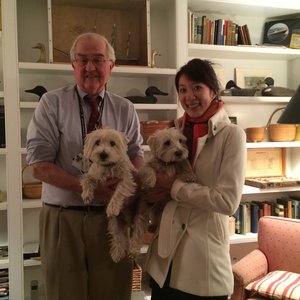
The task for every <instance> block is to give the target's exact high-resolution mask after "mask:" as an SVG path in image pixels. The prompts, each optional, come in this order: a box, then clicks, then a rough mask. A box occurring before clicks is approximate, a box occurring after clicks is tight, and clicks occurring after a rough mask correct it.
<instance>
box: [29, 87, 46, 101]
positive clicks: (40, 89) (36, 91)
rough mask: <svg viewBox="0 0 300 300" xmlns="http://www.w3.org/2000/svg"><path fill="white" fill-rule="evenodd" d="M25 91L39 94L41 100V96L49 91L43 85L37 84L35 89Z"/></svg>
mask: <svg viewBox="0 0 300 300" xmlns="http://www.w3.org/2000/svg"><path fill="white" fill-rule="evenodd" d="M25 92H27V93H32V94H35V95H38V96H39V100H40V99H41V97H42V96H43V94H45V93H46V92H47V90H46V88H44V87H43V86H42V85H37V86H36V87H34V88H33V89H30V90H25Z"/></svg>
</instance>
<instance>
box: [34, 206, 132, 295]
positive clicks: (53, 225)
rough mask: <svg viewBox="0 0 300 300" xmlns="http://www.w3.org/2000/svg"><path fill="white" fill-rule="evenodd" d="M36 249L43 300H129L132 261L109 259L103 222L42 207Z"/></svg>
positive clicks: (100, 215)
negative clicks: (44, 292) (42, 274)
mask: <svg viewBox="0 0 300 300" xmlns="http://www.w3.org/2000/svg"><path fill="white" fill-rule="evenodd" d="M40 250H41V258H42V269H43V273H44V276H45V282H46V295H47V300H77V299H78V300H100V299H101V300H130V299H131V284H132V268H133V266H132V261H131V260H130V259H128V258H125V259H123V260H122V261H121V262H120V263H114V262H113V261H112V260H111V258H110V256H109V239H108V234H107V219H106V216H105V209H104V210H103V212H84V211H75V210H70V209H65V208H61V207H53V206H48V205H43V207H42V210H41V214H40Z"/></svg>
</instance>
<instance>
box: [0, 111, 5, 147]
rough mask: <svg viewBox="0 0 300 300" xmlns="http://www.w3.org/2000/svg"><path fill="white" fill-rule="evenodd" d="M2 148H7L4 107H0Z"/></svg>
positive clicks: (0, 143)
mask: <svg viewBox="0 0 300 300" xmlns="http://www.w3.org/2000/svg"><path fill="white" fill-rule="evenodd" d="M0 148H5V117H4V106H3V105H0Z"/></svg>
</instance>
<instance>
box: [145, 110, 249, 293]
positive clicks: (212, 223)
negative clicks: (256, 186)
mask: <svg viewBox="0 0 300 300" xmlns="http://www.w3.org/2000/svg"><path fill="white" fill-rule="evenodd" d="M176 123H177V126H178V127H181V119H179V120H177V122H176ZM208 125H209V129H208V134H207V135H206V136H205V137H202V138H199V139H198V148H197V155H196V158H195V160H194V165H193V170H194V172H195V173H196V176H197V180H198V182H197V183H185V182H183V181H180V180H179V179H177V180H176V181H175V182H174V184H173V186H172V189H171V197H172V200H171V201H169V202H168V204H167V205H166V207H165V209H164V211H163V215H162V219H161V223H160V229H159V234H158V232H157V233H156V235H155V236H154V239H153V242H152V244H151V245H150V247H149V251H148V256H147V260H146V270H147V272H148V273H149V274H150V275H151V276H152V277H153V278H154V280H155V281H156V282H157V283H158V284H159V285H160V286H161V287H162V286H163V284H164V282H165V279H166V276H167V273H168V270H169V267H170V264H171V262H172V272H171V279H170V287H172V288H175V289H179V290H181V291H184V292H187V293H191V294H195V295H199V296H221V295H231V293H232V291H233V275H232V269H231V261H230V255H229V224H228V223H229V216H230V215H233V214H234V213H235V211H236V210H237V207H238V205H239V203H240V200H241V195H242V190H243V185H244V176H245V171H246V138H245V133H244V131H243V129H242V128H240V127H239V126H237V125H235V124H231V122H230V120H229V118H228V115H227V113H226V112H225V110H224V109H221V110H220V111H219V112H217V113H216V114H215V115H214V116H213V117H212V118H211V119H210V120H209V124H208Z"/></svg>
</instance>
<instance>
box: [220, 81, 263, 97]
mask: <svg viewBox="0 0 300 300" xmlns="http://www.w3.org/2000/svg"><path fill="white" fill-rule="evenodd" d="M256 91H258V89H256V88H241V87H239V86H238V85H237V84H236V83H235V82H234V81H233V80H229V81H228V82H227V83H226V86H225V90H223V91H222V92H221V95H222V96H254V94H255V92H256Z"/></svg>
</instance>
